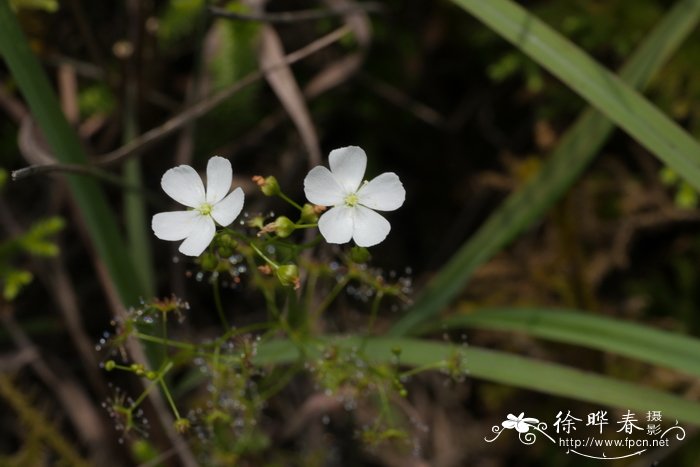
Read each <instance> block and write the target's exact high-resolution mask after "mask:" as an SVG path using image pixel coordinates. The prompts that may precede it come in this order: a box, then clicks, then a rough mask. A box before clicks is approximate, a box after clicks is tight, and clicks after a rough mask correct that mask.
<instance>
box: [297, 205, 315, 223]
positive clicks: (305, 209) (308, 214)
mask: <svg viewBox="0 0 700 467" xmlns="http://www.w3.org/2000/svg"><path fill="white" fill-rule="evenodd" d="M301 222H302V223H303V224H315V223H316V222H318V214H316V210H315V209H314V205H313V204H309V203H306V204H305V205H303V206H302V207H301Z"/></svg>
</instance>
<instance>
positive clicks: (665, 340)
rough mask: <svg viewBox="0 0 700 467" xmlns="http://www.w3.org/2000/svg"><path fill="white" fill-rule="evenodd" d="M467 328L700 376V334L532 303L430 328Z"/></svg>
mask: <svg viewBox="0 0 700 467" xmlns="http://www.w3.org/2000/svg"><path fill="white" fill-rule="evenodd" d="M465 327H470V328H471V327H474V328H480V329H491V330H500V331H516V332H524V333H527V334H530V335H532V336H537V337H541V338H544V339H548V340H552V341H556V342H563V343H565V344H573V345H580V346H583V347H588V348H592V349H597V350H602V351H605V352H612V353H615V354H618V355H624V356H627V357H630V358H633V359H635V360H640V361H644V362H648V363H653V364H655V365H662V366H665V367H668V368H674V369H676V370H680V371H683V372H685V373H688V374H691V375H695V376H700V359H699V358H698V356H699V355H700V340H699V339H694V338H692V337H688V336H684V335H680V334H677V333H672V332H668V331H661V330H658V329H654V328H651V327H648V326H642V325H639V324H634V323H628V322H624V321H620V320H616V319H612V318H606V317H602V316H594V315H591V314H589V313H583V312H576V311H574V310H543V309H534V308H522V309H520V308H518V309H480V310H479V311H477V312H474V313H470V314H466V315H460V316H454V317H451V318H448V319H447V320H445V321H444V322H442V323H440V325H439V326H434V327H432V329H433V330H435V331H438V330H444V329H456V328H465ZM428 330H429V329H427V328H424V331H428Z"/></svg>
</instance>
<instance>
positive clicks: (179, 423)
mask: <svg viewBox="0 0 700 467" xmlns="http://www.w3.org/2000/svg"><path fill="white" fill-rule="evenodd" d="M189 429H190V421H189V420H188V419H186V418H178V419H177V420H175V430H177V432H178V433H186V432H187V431H188V430H189Z"/></svg>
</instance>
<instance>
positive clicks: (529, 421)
mask: <svg viewBox="0 0 700 467" xmlns="http://www.w3.org/2000/svg"><path fill="white" fill-rule="evenodd" d="M507 418H508V420H504V421H503V423H501V425H503V428H506V429H509V430H512V429H513V428H515V429H516V430H517V432H518V433H527V432H528V431H530V427H531V426H534V425H536V424H537V423H539V420H537V419H536V418H529V417H525V412H521V413H520V415H518V416H517V417H516V416H515V415H513V414H512V413H509V414H508V417H507Z"/></svg>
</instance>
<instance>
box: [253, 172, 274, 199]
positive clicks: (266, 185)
mask: <svg viewBox="0 0 700 467" xmlns="http://www.w3.org/2000/svg"><path fill="white" fill-rule="evenodd" d="M253 181H254V182H255V183H256V184H257V185H258V186H259V187H260V190H261V191H262V192H263V194H264V195H265V196H275V195H279V194H280V184H279V183H278V182H277V179H276V178H275V177H273V176H272V175H271V176H269V177H267V178H263V177H261V176H260V175H256V176H254V177H253Z"/></svg>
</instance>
